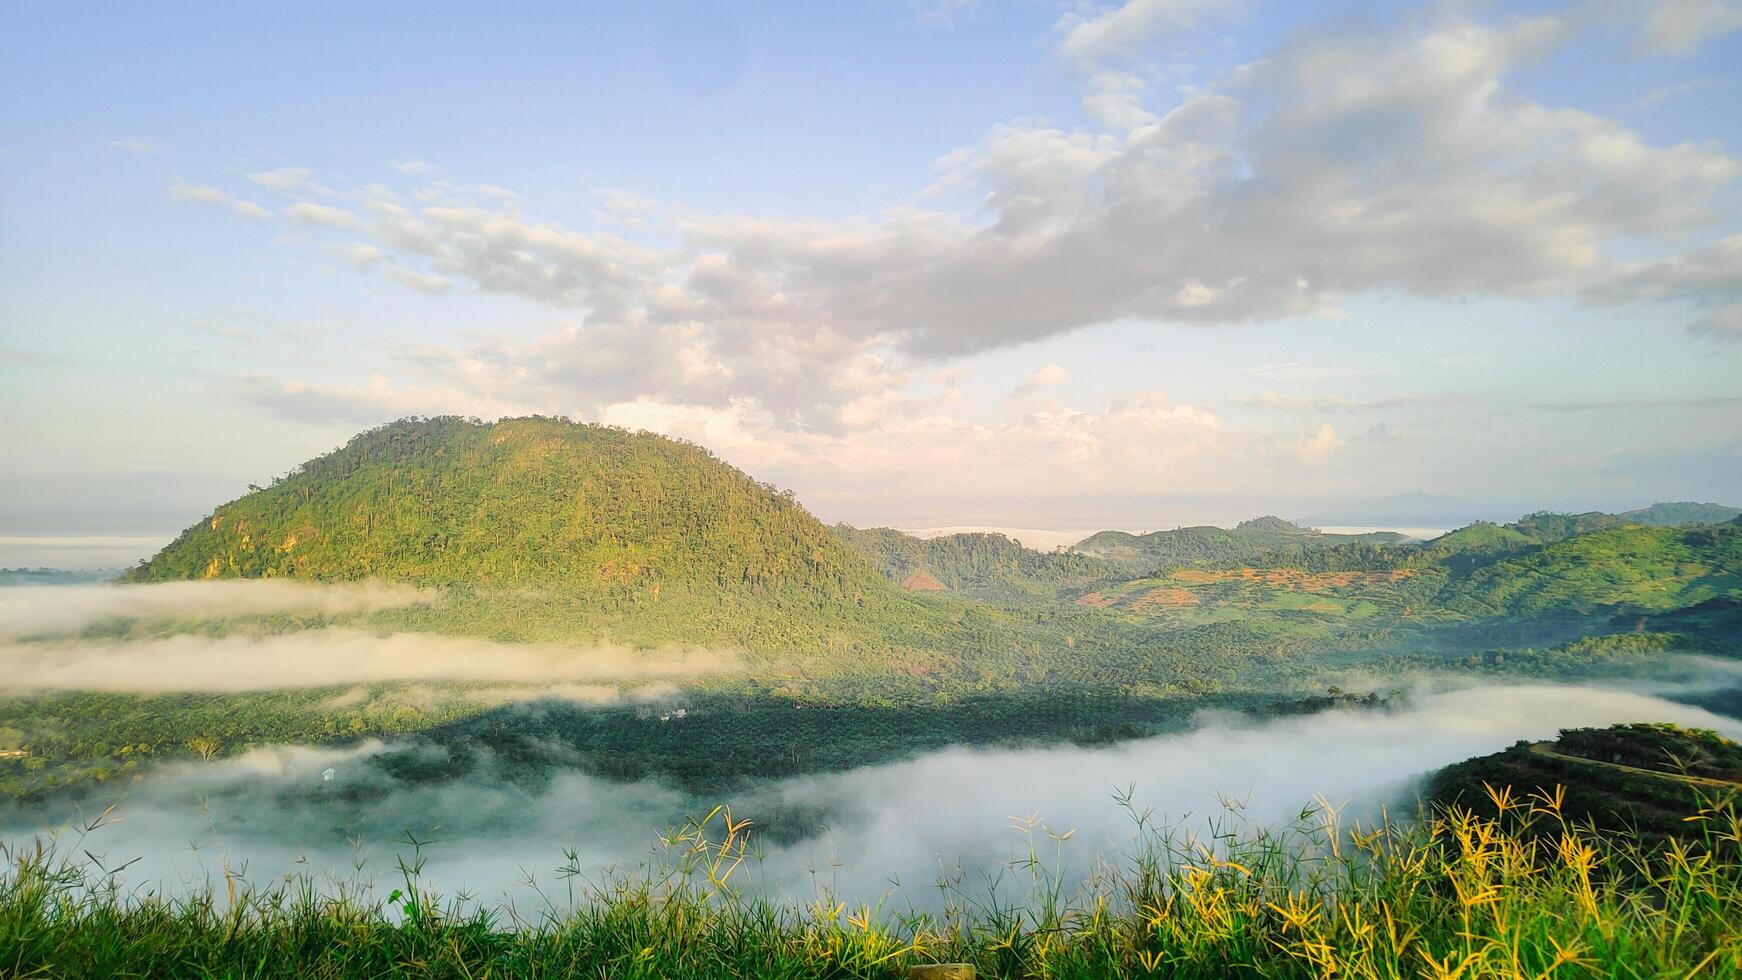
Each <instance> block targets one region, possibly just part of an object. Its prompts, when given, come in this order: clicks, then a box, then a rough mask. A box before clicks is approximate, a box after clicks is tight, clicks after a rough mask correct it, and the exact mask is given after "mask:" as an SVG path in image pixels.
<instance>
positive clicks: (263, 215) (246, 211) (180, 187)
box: [169, 180, 273, 221]
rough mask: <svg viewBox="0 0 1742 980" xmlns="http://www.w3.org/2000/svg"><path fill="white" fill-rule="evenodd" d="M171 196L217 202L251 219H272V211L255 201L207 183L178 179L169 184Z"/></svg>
mask: <svg viewBox="0 0 1742 980" xmlns="http://www.w3.org/2000/svg"><path fill="white" fill-rule="evenodd" d="M169 196H170V197H173V198H175V199H176V200H178V201H195V202H198V203H200V204H215V205H218V206H220V207H226V208H229V209H230V212H231V213H232V214H234V215H236V216H237V217H239V218H247V219H249V220H251V221H270V220H272V218H273V214H272V212H271V211H268V210H266V209H265V208H263V207H261V206H260V205H258V204H255V203H254V202H253V201H248V200H244V199H242V198H239V197H236V196H235V195H234V194H231V193H229V192H228V191H221V190H219V189H218V188H216V187H212V186H210V185H207V184H193V183H188V182H186V181H180V180H178V181H176V182H174V183H172V184H170V185H169Z"/></svg>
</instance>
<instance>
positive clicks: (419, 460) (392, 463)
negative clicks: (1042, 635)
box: [129, 417, 882, 597]
mask: <svg viewBox="0 0 1742 980" xmlns="http://www.w3.org/2000/svg"><path fill="white" fill-rule="evenodd" d="M273 576H288V577H295V578H305V579H318V580H351V579H361V578H367V577H378V578H387V579H396V580H405V581H412V582H419V583H426V584H448V583H468V584H488V585H552V584H559V583H560V584H561V585H562V586H563V587H565V588H569V589H576V590H582V591H591V590H595V589H602V588H630V589H635V590H642V591H647V592H649V593H652V592H654V591H655V590H658V589H660V588H661V587H662V586H668V585H672V584H677V583H705V584H706V585H707V586H709V587H714V588H720V589H726V590H749V591H756V590H761V591H772V592H779V591H791V592H795V593H806V594H811V595H815V596H819V597H822V596H841V595H849V594H852V593H855V592H857V591H862V590H864V589H867V588H870V589H877V588H880V587H881V585H882V583H881V581H880V580H879V579H878V578H877V576H875V575H873V574H871V571H870V569H869V568H868V567H867V566H866V563H865V562H864V561H862V560H861V559H860V558H859V557H858V556H856V555H854V554H853V553H851V552H850V551H848V550H847V549H846V548H845V547H844V546H843V545H842V544H841V543H840V541H839V540H837V539H836V538H835V537H834V536H833V535H831V534H830V533H829V531H828V529H827V528H826V527H824V526H823V525H822V524H821V523H820V522H819V521H817V520H816V518H814V517H812V516H811V515H810V514H809V513H808V512H807V511H805V510H804V508H802V507H800V506H799V505H798V504H797V503H796V502H794V501H793V499H792V497H791V496H790V495H787V494H782V493H779V492H777V491H776V490H775V489H774V488H772V487H769V486H765V485H763V484H760V483H757V482H756V481H755V480H752V479H751V478H750V477H748V476H746V475H745V474H744V473H742V472H740V471H738V470H736V469H734V468H732V467H730V466H728V465H726V464H725V463H722V462H721V461H719V460H718V459H716V458H714V456H713V455H711V454H710V453H708V452H707V451H706V450H705V449H702V448H700V447H698V446H694V445H690V444H687V443H682V442H676V441H673V440H670V439H665V438H661V437H659V436H654V435H650V434H647V433H631V432H626V431H623V430H620V429H613V428H606V427H601V426H593V425H579V424H574V423H570V422H566V421H561V420H556V419H542V418H526V419H505V420H503V421H501V422H495V423H478V422H468V421H466V420H463V419H459V418H452V417H448V418H433V419H407V420H403V421H400V422H395V423H393V424H391V425H386V426H383V427H381V428H378V429H374V430H371V431H369V432H365V433H363V434H362V435H359V436H357V437H356V438H354V439H352V440H351V441H350V442H348V443H346V444H345V445H344V446H343V447H341V448H339V449H337V450H334V451H333V452H330V453H328V454H326V455H325V456H321V457H319V458H317V459H314V460H311V461H309V462H308V463H305V464H303V465H302V466H300V467H298V468H297V469H296V470H294V471H293V472H292V473H291V474H290V475H289V476H287V477H285V478H283V479H281V480H278V481H275V482H274V483H273V485H272V486H271V487H268V488H266V489H263V490H258V491H256V492H254V493H251V494H249V495H248V496H246V497H243V498H241V499H239V500H234V501H231V502H230V503H227V504H224V505H223V506H221V507H219V508H218V509H217V510H216V511H215V512H213V514H212V516H211V517H210V518H209V519H207V520H204V521H201V522H200V523H199V524H196V525H195V526H193V527H191V528H189V529H188V530H186V531H184V532H182V534H181V536H180V537H179V538H177V539H176V540H175V541H174V542H173V543H172V544H170V545H169V546H168V547H167V548H165V549H164V550H163V552H162V553H160V554H159V555H157V556H156V557H155V558H153V559H152V560H151V561H149V562H147V563H146V564H144V565H143V566H141V567H140V568H138V569H136V570H134V571H133V572H132V573H131V574H130V575H129V578H130V579H132V580H134V581H142V582H148V581H162V580H167V579H191V578H232V577H243V578H263V577H273Z"/></svg>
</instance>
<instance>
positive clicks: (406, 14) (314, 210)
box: [0, 0, 1742, 540]
mask: <svg viewBox="0 0 1742 980" xmlns="http://www.w3.org/2000/svg"><path fill="white" fill-rule="evenodd" d="M1739 66H1742V2H1739V0H1656V2H1645V0H1571V2H1565V3H1550V2H1540V3H1536V2H1533V3H1518V4H1504V3H1485V2H1436V3H1425V4H1399V3H1363V2H1344V3H1310V2H1308V3H1302V2H1281V3H1265V2H1258V0H1130V2H1127V3H1124V4H1118V3H1103V4H1076V3H1064V4H1060V3H1049V2H1042V0H1015V2H1010V3H992V2H973V0H940V2H904V0H879V2H867V3H857V4H847V3H842V4H814V3H790V4H788V3H766V4H756V5H719V4H700V3H659V2H649V3H642V4H622V5H603V4H600V5H575V4H554V3H553V4H506V5H488V6H483V5H462V4H444V3H421V4H416V5H411V4H371V5H356V4H338V3H299V4H295V5H289V4H250V5H240V6H226V7H222V8H219V7H214V6H212V5H209V4H191V3H163V4H152V5H138V4H121V3H113V4H79V3H36V2H25V0H12V2H7V3H4V4H0V459H3V460H4V465H3V466H0V536H11V537H7V538H6V540H12V539H13V538H22V537H30V536H37V535H60V536H97V535H107V536H111V537H112V538H113V539H114V540H134V538H133V537H130V536H143V537H141V538H139V540H149V539H150V536H151V535H160V534H167V533H173V532H174V531H176V530H178V529H180V528H182V527H184V526H187V525H189V524H192V523H194V522H195V521H197V520H199V519H200V518H201V516H202V515H205V514H208V513H210V511H211V510H212V509H213V507H214V506H215V505H217V504H218V503H221V502H223V501H225V500H228V499H231V498H233V497H235V496H238V495H240V494H241V493H243V492H245V491H246V488H247V486H248V484H250V483H265V482H267V481H268V480H270V478H271V477H273V476H274V475H277V474H280V473H283V472H286V471H288V470H289V469H291V468H292V467H293V466H295V465H297V464H298V463H300V462H302V461H303V460H305V459H308V458H310V457H312V456H315V455H318V454H319V453H321V452H324V451H326V450H329V449H331V448H333V447H335V446H337V445H340V444H342V443H343V442H344V441H345V440H346V439H347V438H349V437H350V436H351V435H353V434H355V433H356V432H358V431H360V430H362V429H366V428H369V427H372V426H375V425H379V424H382V423H384V422H387V421H390V420H392V419H395V418H399V417H403V416H407V415H433V414H457V415H466V416H477V417H480V418H486V419H489V418H496V417H499V416H503V415H520V414H529V413H538V414H546V415H563V416H568V417H571V418H574V419H577V420H585V421H592V422H603V423H609V424H615V425H622V426H626V427H630V428H646V429H649V430H652V431H657V432H662V433H666V434H670V435H675V436H680V437H683V438H687V439H691V440H693V441H696V442H698V443H701V444H702V445H704V446H707V447H708V448H709V449H711V450H713V451H714V452H715V453H717V454H718V455H720V456H721V457H722V458H724V459H726V460H727V461H729V462H731V463H733V464H734V465H737V466H739V467H741V468H743V469H745V470H746V471H748V472H750V473H751V474H753V475H755V476H756V477H758V478H759V479H763V480H766V481H770V482H773V483H776V484H779V485H781V486H785V487H790V488H792V489H793V490H795V491H796V492H797V494H798V496H799V499H800V500H801V501H803V502H804V503H805V504H806V505H807V506H809V507H810V508H811V509H812V510H813V511H815V512H816V513H817V514H818V515H819V516H821V517H823V518H824V519H826V520H831V521H833V520H849V521H852V522H854V523H858V524H891V525H895V526H902V527H936V526H950V525H996V526H1016V527H1030V528H1084V529H1087V528H1097V527H1130V528H1149V527H1162V526H1173V525H1176V524H1180V523H1188V522H1197V521H1214V522H1228V521H1232V520H1237V519H1239V518H1242V517H1246V516H1251V515H1253V514H1258V513H1278V514H1282V515H1284V516H1304V515H1315V514H1317V515H1326V516H1334V517H1335V518H1336V520H1335V521H1333V522H1334V523H1339V524H1359V523H1363V522H1362V521H1361V520H1359V518H1360V517H1361V513H1362V511H1361V508H1362V504H1361V502H1363V501H1370V500H1377V499H1381V498H1386V497H1390V496H1392V495H1400V494H1411V493H1421V492H1425V493H1428V494H1434V495H1443V496H1446V497H1451V498H1455V501H1456V502H1455V503H1454V504H1452V505H1451V506H1452V507H1453V508H1454V509H1457V508H1462V509H1463V510H1464V511H1467V512H1468V514H1469V516H1470V517H1476V516H1500V517H1503V516H1507V515H1510V514H1517V513H1523V512H1525V511H1528V510H1535V509H1542V508H1547V509H1556V510H1584V509H1591V508H1601V509H1625V508H1629V507H1636V506H1641V505H1643V504H1646V503H1649V502H1651V501H1654V500H1687V499H1694V500H1718V501H1721V502H1729V503H1742V113H1738V112H1736V111H1735V106H1737V105H1738V104H1742V67H1739ZM1441 509H1444V508H1441ZM1398 519H1402V518H1401V517H1400V518H1398Z"/></svg>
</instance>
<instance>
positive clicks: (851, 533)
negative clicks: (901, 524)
mask: <svg viewBox="0 0 1742 980" xmlns="http://www.w3.org/2000/svg"><path fill="white" fill-rule="evenodd" d="M834 531H835V534H836V535H837V536H838V537H840V538H841V540H842V541H844V542H846V543H847V544H848V546H850V547H852V548H853V549H854V550H855V551H858V552H859V553H860V554H862V555H864V556H865V557H866V558H868V559H870V561H871V563H872V564H873V565H875V566H876V567H877V569H878V570H879V571H881V572H882V573H883V575H884V577H886V578H888V579H889V580H891V581H893V582H909V581H911V580H912V579H913V577H914V576H916V575H925V576H929V577H930V578H931V579H932V580H934V581H935V582H936V583H937V584H938V585H941V586H942V587H943V588H944V589H946V590H948V591H950V592H956V593H960V594H962V595H966V596H971V597H973V598H976V599H984V600H987V601H991V602H1003V603H1009V602H1026V601H1032V600H1036V599H1056V598H1058V597H1059V595H1060V593H1061V592H1063V591H1065V590H1068V589H1073V588H1081V587H1084V586H1087V585H1090V584H1092V583H1094V582H1097V581H1100V580H1103V579H1108V578H1111V577H1113V575H1114V569H1113V567H1112V566H1111V565H1108V564H1107V563H1105V562H1103V561H1101V560H1099V559H1097V558H1093V557H1090V556H1089V555H1085V554H1081V553H1079V552H1074V551H1068V550H1064V549H1060V550H1056V551H1050V552H1043V551H1036V550H1034V549H1031V548H1025V547H1023V546H1022V545H1020V544H1018V543H1017V542H1015V541H1012V540H1010V539H1009V538H1007V537H1005V536H1004V535H1002V534H986V533H968V534H946V535H942V536H939V537H935V538H929V539H922V538H916V537H914V536H913V535H910V534H903V533H902V532H900V531H897V530H895V529H893V528H887V527H879V528H869V529H864V530H861V529H859V528H855V527H853V526H851V525H848V524H837V525H835V528H834Z"/></svg>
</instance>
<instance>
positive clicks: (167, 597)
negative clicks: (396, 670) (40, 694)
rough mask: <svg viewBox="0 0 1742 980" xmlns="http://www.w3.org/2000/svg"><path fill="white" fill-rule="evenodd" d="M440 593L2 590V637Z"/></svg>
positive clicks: (231, 585)
mask: <svg viewBox="0 0 1742 980" xmlns="http://www.w3.org/2000/svg"><path fill="white" fill-rule="evenodd" d="M436 596H437V594H436V593H435V592H432V591H429V590H427V589H418V588H414V587H412V586H409V585H398V584H394V583H390V582H358V583H346V584H341V585H316V584H307V583H302V582H289V581H284V580H276V581H275V580H248V581H241V580H231V581H212V582H163V583H154V584H150V585H119V584H101V585H69V586H55V587H52V588H42V589H0V637H5V636H10V637H21V636H32V635H36V634H39V633H64V632H71V631H75V630H79V629H82V628H84V627H86V626H90V625H91V624H93V623H99V622H102V621H104V620H110V619H129V620H164V619H192V620H214V619H226V618H229V617H233V616H263V615H270V614H272V613H313V614H324V615H331V616H336V615H342V614H346V613H367V612H376V611H379V610H382V609H395V608H399V607H401V606H409V605H414V604H416V603H420V602H432V601H434V600H435V599H436Z"/></svg>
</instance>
